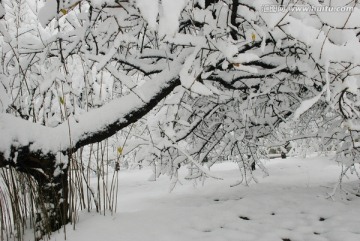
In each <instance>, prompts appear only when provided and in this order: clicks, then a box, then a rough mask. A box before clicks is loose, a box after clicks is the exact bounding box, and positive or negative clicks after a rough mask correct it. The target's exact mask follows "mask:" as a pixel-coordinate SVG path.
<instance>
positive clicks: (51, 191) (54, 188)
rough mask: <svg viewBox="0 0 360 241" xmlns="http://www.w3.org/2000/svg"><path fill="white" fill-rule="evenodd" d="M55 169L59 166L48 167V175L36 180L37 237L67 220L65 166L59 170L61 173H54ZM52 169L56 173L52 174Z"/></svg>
mask: <svg viewBox="0 0 360 241" xmlns="http://www.w3.org/2000/svg"><path fill="white" fill-rule="evenodd" d="M56 169H58V170H59V169H61V168H59V167H56V168H55V169H53V168H50V169H49V170H47V171H50V172H49V175H48V177H47V178H43V179H41V180H38V188H39V193H38V197H37V205H38V216H37V220H36V225H37V227H36V229H37V230H36V231H37V236H38V238H42V237H43V236H44V235H46V234H49V233H51V232H54V231H56V230H59V229H60V228H61V227H62V226H63V225H65V224H67V223H68V222H69V215H68V206H69V205H68V180H67V176H68V174H67V168H66V169H63V170H61V171H60V172H61V173H56V172H57V171H56ZM53 171H54V172H55V174H56V175H53V174H54V172H53Z"/></svg>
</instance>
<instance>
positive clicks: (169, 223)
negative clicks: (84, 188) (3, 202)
mask: <svg viewBox="0 0 360 241" xmlns="http://www.w3.org/2000/svg"><path fill="white" fill-rule="evenodd" d="M265 165H266V167H267V168H268V171H269V174H270V176H267V177H264V176H263V173H262V172H261V171H256V173H255V175H256V176H257V178H258V181H259V183H258V184H255V183H252V184H250V186H248V187H247V186H244V185H239V186H236V187H230V185H231V184H234V183H236V181H237V180H238V179H239V172H238V171H237V169H236V168H237V166H236V165H235V164H234V163H223V164H218V165H216V166H214V167H213V168H212V171H213V172H214V173H215V174H217V175H218V176H221V177H223V178H224V180H222V181H219V180H211V179H208V180H207V181H206V182H205V185H204V186H202V185H198V186H194V185H193V182H191V181H190V182H189V181H185V180H183V181H182V185H178V186H177V187H176V188H175V190H174V191H173V192H171V193H169V186H170V181H169V179H168V178H167V177H165V176H164V177H161V178H160V179H159V180H158V181H156V182H149V181H147V179H148V177H149V176H150V175H151V171H150V170H130V171H122V172H120V176H119V177H120V181H119V183H120V187H119V197H118V213H117V214H116V215H113V216H111V215H110V214H109V215H107V216H101V215H99V214H96V213H86V212H84V213H82V214H81V215H80V221H79V223H78V224H77V225H76V230H75V231H73V230H72V228H71V226H68V227H67V240H69V241H100V240H106V241H222V240H229V241H248V240H249V241H250V240H254V241H255V240H256V241H282V240H286V241H288V240H291V241H325V240H329V241H330V240H331V241H359V240H360V197H356V196H353V195H345V193H343V195H339V193H337V195H336V196H335V197H333V198H326V193H330V192H331V191H332V187H333V186H334V184H335V183H336V182H337V180H338V174H339V171H340V167H339V166H337V164H336V163H334V162H333V161H330V160H329V158H326V157H320V158H319V157H317V158H306V159H301V158H288V159H285V160H282V159H273V160H269V161H267V162H266V163H265ZM353 180H356V179H355V177H350V179H349V180H347V181H348V183H346V187H347V188H349V189H351V190H352V191H357V188H358V187H359V184H358V183H356V182H351V181H353ZM51 240H52V241H55V240H56V241H60V240H64V235H63V233H62V232H60V233H57V234H54V235H53V236H52V239H51Z"/></svg>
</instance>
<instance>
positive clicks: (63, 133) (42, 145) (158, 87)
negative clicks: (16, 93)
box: [0, 51, 187, 168]
mask: <svg viewBox="0 0 360 241" xmlns="http://www.w3.org/2000/svg"><path fill="white" fill-rule="evenodd" d="M186 52H187V51H184V53H183V54H181V56H180V57H179V58H178V59H177V60H175V61H174V62H173V63H172V64H170V65H169V68H167V69H165V70H163V71H162V72H161V73H159V74H158V75H157V76H155V77H154V78H153V79H150V80H148V81H147V82H146V83H145V84H143V85H141V86H139V87H137V88H135V89H134V90H133V92H131V93H130V94H128V95H126V96H123V97H120V98H118V99H115V100H113V101H112V102H109V103H107V104H105V105H104V106H102V107H100V108H98V109H94V110H92V111H89V112H87V113H85V114H83V115H81V116H80V117H78V118H77V119H75V118H73V117H70V118H69V121H68V122H65V123H63V124H61V125H59V126H57V127H55V128H50V127H46V126H42V125H39V124H36V123H31V122H29V121H26V120H23V119H21V118H18V117H14V116H12V115H9V114H5V113H4V114H1V115H0V125H1V126H2V130H1V132H2V135H1V136H2V142H1V143H0V167H3V166H6V165H9V164H10V161H11V157H10V156H11V155H10V154H9V153H7V154H5V153H6V151H7V150H11V149H12V150H14V151H13V152H17V151H21V150H22V149H24V147H26V149H28V150H29V153H30V154H31V153H37V155H39V156H41V155H47V154H56V153H58V152H63V153H67V152H68V151H75V150H77V149H78V148H80V147H82V146H85V145H87V144H91V143H96V142H99V141H102V140H104V139H106V138H108V137H110V136H112V135H113V134H115V133H116V132H117V131H119V130H121V129H122V128H125V127H126V126H128V125H130V124H132V123H134V122H136V121H137V120H139V119H140V118H142V117H143V116H144V115H146V114H147V113H148V112H149V111H150V110H151V109H152V108H153V107H155V106H156V105H157V104H158V103H159V102H160V101H161V100H162V99H163V98H165V97H166V96H167V95H168V94H169V93H170V92H171V91H172V90H173V89H174V88H175V87H176V86H178V85H179V84H180V80H179V75H178V74H179V71H180V70H181V66H182V63H183V61H184V59H185V57H186V56H187V53H186ZM70 140H71V141H70ZM70 143H72V145H71V144H70ZM28 161H29V165H30V166H34V168H37V165H38V164H39V163H37V162H36V161H35V162H32V161H31V160H28ZM30 162H32V163H33V164H30ZM22 163H23V162H22Z"/></svg>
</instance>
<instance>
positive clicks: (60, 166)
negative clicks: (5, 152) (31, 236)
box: [17, 149, 69, 240]
mask: <svg viewBox="0 0 360 241" xmlns="http://www.w3.org/2000/svg"><path fill="white" fill-rule="evenodd" d="M17 165H18V168H17V170H18V171H21V172H24V173H27V174H29V175H31V176H32V177H34V179H35V180H36V182H37V184H38V185H37V194H36V195H37V196H36V200H35V203H36V208H37V217H36V227H35V228H36V238H37V239H38V240H40V239H41V238H43V237H44V236H45V235H48V234H50V233H51V232H54V231H56V230H59V229H60V228H61V227H62V226H63V225H65V224H67V223H68V222H69V210H68V209H69V200H68V185H69V184H68V165H67V162H64V163H59V162H58V161H57V160H56V159H55V156H54V155H46V156H43V155H37V154H34V153H29V152H28V150H27V149H23V150H22V151H21V152H19V154H18V158H17Z"/></svg>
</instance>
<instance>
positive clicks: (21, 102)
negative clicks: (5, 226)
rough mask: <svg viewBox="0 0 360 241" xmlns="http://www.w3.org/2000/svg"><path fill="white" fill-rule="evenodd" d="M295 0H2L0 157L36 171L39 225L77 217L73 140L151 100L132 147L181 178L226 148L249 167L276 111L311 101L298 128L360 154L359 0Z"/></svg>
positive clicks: (291, 113)
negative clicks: (182, 171) (72, 207)
mask: <svg viewBox="0 0 360 241" xmlns="http://www.w3.org/2000/svg"><path fill="white" fill-rule="evenodd" d="M293 4H294V3H293V1H290V0H282V1H280V0H266V1H264V0H212V1H211V0H205V1H204V0H179V1H171V0H162V1H158V0H135V1H132V0H88V1H85V0H83V1H76V0H67V1H62V0H48V1H46V2H45V3H43V2H42V1H27V0H17V1H10V0H5V1H3V5H4V8H2V7H0V18H1V20H0V21H1V22H0V33H1V35H2V37H1V39H0V41H1V46H0V54H1V61H0V63H1V68H0V131H1V132H0V135H1V138H0V167H6V168H8V167H11V168H14V169H16V170H17V171H19V172H23V173H25V174H26V175H28V176H30V177H31V178H33V179H34V180H35V181H36V182H37V185H38V193H37V194H36V195H37V198H38V204H37V205H38V212H39V218H38V221H37V222H38V229H39V232H40V235H39V237H41V236H42V235H43V234H44V233H47V232H51V231H54V230H57V229H59V228H60V227H61V226H62V225H64V224H65V223H67V222H68V221H69V218H70V216H69V213H68V212H69V211H68V201H67V200H68V169H69V163H70V162H72V161H75V160H73V156H74V153H75V152H76V151H77V150H78V149H80V148H82V147H84V146H86V145H88V144H92V143H97V142H100V141H102V140H104V139H106V138H109V137H111V136H112V135H114V134H115V133H117V132H118V131H119V130H122V129H124V128H126V127H128V126H129V125H130V124H133V123H135V122H137V121H139V120H140V119H141V118H143V117H144V116H145V115H147V114H148V115H147V121H146V122H144V121H143V120H142V123H146V125H145V124H144V125H145V126H144V128H143V133H142V135H139V136H137V137H136V136H134V137H132V138H131V142H129V143H131V144H132V145H133V147H130V146H128V147H125V148H128V149H131V150H133V148H135V149H136V150H137V154H136V157H135V158H136V159H137V160H138V161H143V160H147V161H150V162H153V164H154V166H155V167H157V173H156V174H157V175H158V174H161V173H168V174H170V175H172V176H173V178H174V179H173V183H174V184H175V183H176V181H177V169H178V168H179V166H180V165H183V164H190V165H192V168H190V170H191V172H190V173H189V176H188V178H197V177H204V176H212V174H211V172H210V171H209V170H208V169H207V168H205V167H204V164H205V163H206V164H207V166H208V167H210V166H211V165H212V164H213V163H214V162H216V161H218V160H221V159H222V157H227V156H232V157H234V158H237V159H238V160H239V168H240V169H241V170H242V172H243V173H244V174H245V175H246V174H247V173H248V171H250V172H251V168H250V167H251V166H252V164H253V163H254V162H255V161H256V160H257V159H258V158H257V156H258V155H259V154H261V153H260V152H259V147H261V146H263V145H265V144H266V143H268V140H269V137H270V136H273V133H274V131H276V130H277V128H278V127H279V124H280V123H283V122H287V121H288V120H290V119H295V120H297V119H299V120H303V119H304V118H305V117H309V116H310V115H309V114H308V113H310V112H311V113H314V112H315V113H317V115H316V121H318V122H319V123H318V125H319V127H318V128H316V132H317V133H313V134H309V133H307V134H306V135H304V136H303V137H302V138H309V137H315V138H322V139H323V140H324V141H325V142H329V141H331V143H333V142H334V141H335V142H337V143H338V144H339V145H338V146H337V148H338V149H337V152H338V154H339V156H341V157H342V160H345V161H346V163H347V165H348V168H351V167H352V166H353V164H354V163H355V162H358V160H357V159H356V157H357V156H358V155H357V151H358V148H359V145H358V140H359V137H358V132H359V131H360V127H359V126H360V123H359V103H360V102H359V91H358V82H359V81H358V71H359V66H358V64H359V61H360V58H359V57H360V56H359V55H360V51H359V48H360V43H359V38H358V35H359V34H358V32H359V28H360V21H359V18H360V10H359V9H358V2H357V1H351V0H348V1H344V0H332V1H326V0H325V1H323V3H319V2H318V1H317V0H299V1H296V6H297V5H299V6H302V7H303V9H302V11H295V10H294V8H291V6H293ZM300 4H301V5H300ZM0 6H1V5H0ZM274 6H277V9H278V10H279V6H281V7H282V8H281V11H278V10H276V11H275V10H271V9H274ZM324 6H327V7H328V8H327V10H326V11H328V12H326V11H325V10H324V9H323V7H324ZM329 6H330V7H332V8H331V9H330V10H331V11H330V10H329ZM336 6H341V7H336ZM306 7H307V10H309V8H310V10H309V11H305V10H306ZM269 9H270V10H271V11H269ZM304 9H305V10H304ZM337 10H341V12H340V11H337ZM334 16H336V17H334ZM314 109H317V110H321V111H314ZM323 126H324V127H326V132H325V131H323V130H324V129H323V128H322V127H323ZM140 129H141V128H140ZM125 148H124V149H125ZM248 177H250V178H251V175H250V176H244V178H245V179H244V180H246V181H249V180H250V179H249V178H248ZM45 220H46V221H45Z"/></svg>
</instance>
